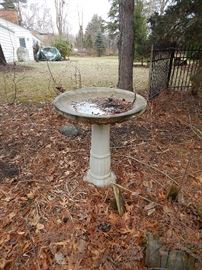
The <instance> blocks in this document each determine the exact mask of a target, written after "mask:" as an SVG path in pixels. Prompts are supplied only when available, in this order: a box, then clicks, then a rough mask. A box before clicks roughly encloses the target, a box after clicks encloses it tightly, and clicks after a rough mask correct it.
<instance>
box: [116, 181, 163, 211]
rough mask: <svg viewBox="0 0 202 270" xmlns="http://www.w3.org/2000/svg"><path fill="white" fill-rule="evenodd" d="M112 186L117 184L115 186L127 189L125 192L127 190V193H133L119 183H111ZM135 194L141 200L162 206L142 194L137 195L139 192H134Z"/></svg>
mask: <svg viewBox="0 0 202 270" xmlns="http://www.w3.org/2000/svg"><path fill="white" fill-rule="evenodd" d="M113 186H117V187H119V188H121V189H123V190H125V191H127V192H129V193H131V194H132V193H134V192H133V191H132V190H130V189H128V188H126V187H123V186H121V185H119V184H117V183H115V184H113ZM136 195H137V196H138V197H140V198H141V199H143V200H145V201H147V202H149V203H155V204H156V205H159V206H162V205H161V204H160V203H157V202H154V201H152V200H150V199H148V198H146V197H144V196H142V195H139V194H136Z"/></svg>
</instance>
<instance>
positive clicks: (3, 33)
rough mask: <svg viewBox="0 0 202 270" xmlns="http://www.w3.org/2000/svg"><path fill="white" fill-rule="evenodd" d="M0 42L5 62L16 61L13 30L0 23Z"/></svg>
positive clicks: (15, 40)
mask: <svg viewBox="0 0 202 270" xmlns="http://www.w3.org/2000/svg"><path fill="white" fill-rule="evenodd" d="M0 44H1V47H2V49H3V53H4V56H5V58H6V62H7V63H10V62H14V61H17V54H16V44H17V39H16V36H15V32H14V31H13V30H11V29H9V28H7V27H6V26H4V25H2V24H1V23H0Z"/></svg>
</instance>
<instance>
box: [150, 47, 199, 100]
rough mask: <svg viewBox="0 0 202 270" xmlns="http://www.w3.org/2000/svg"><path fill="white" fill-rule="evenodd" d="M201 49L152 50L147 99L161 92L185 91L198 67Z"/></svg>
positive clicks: (189, 86)
mask: <svg viewBox="0 0 202 270" xmlns="http://www.w3.org/2000/svg"><path fill="white" fill-rule="evenodd" d="M200 57H202V48H201V47H188V48H176V47H170V48H166V49H161V48H153V49H152V52H151V62H150V79H149V99H152V98H154V97H155V96H157V95H158V94H159V93H160V92H161V91H162V90H166V89H174V90H180V91H187V90H189V89H190V88H191V78H192V76H193V75H194V74H195V73H196V71H197V69H198V67H199V59H200Z"/></svg>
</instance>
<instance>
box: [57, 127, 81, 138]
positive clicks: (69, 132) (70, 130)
mask: <svg viewBox="0 0 202 270" xmlns="http://www.w3.org/2000/svg"><path fill="white" fill-rule="evenodd" d="M59 131H60V133H61V134H63V135H64V136H67V137H73V136H78V135H79V134H80V130H79V129H78V127H76V126H74V125H65V126H62V127H60V128H59Z"/></svg>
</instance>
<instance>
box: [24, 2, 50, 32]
mask: <svg viewBox="0 0 202 270" xmlns="http://www.w3.org/2000/svg"><path fill="white" fill-rule="evenodd" d="M21 13H22V24H23V25H24V26H25V27H27V28H29V29H33V30H37V31H39V32H48V33H50V32H53V23H52V17H51V11H50V9H49V8H48V7H47V3H46V0H41V1H40V3H39V2H38V3H34V2H29V4H27V5H26V6H25V7H24V8H22V9H21Z"/></svg>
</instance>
